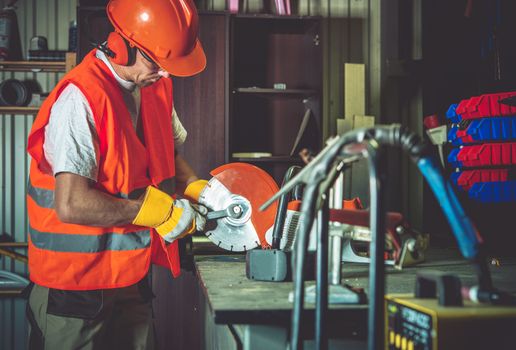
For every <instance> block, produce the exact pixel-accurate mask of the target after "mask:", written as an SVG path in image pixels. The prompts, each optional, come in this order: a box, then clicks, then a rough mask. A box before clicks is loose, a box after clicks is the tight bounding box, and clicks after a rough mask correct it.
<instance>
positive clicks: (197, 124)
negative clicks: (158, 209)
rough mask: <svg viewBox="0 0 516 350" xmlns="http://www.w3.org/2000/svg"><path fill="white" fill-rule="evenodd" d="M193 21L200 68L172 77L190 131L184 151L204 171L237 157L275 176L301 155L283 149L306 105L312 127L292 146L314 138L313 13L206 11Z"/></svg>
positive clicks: (317, 139)
mask: <svg viewBox="0 0 516 350" xmlns="http://www.w3.org/2000/svg"><path fill="white" fill-rule="evenodd" d="M200 25H201V28H200V40H201V42H202V44H203V47H204V50H205V52H206V56H207V61H208V63H207V67H206V70H205V71H204V72H202V73H201V74H199V75H198V76H195V77H191V78H183V79H178V78H174V83H175V84H174V87H175V91H176V92H175V103H176V106H177V108H178V111H181V115H182V116H183V123H184V124H185V126H186V128H187V130H188V132H189V138H190V139H189V141H188V143H187V145H185V150H184V155H185V157H186V158H187V159H189V160H193V162H192V164H193V165H194V167H195V169H197V170H198V171H199V174H200V175H201V176H203V177H207V176H209V175H208V172H209V170H211V169H213V168H215V167H216V166H218V165H221V164H224V163H228V162H239V161H241V162H249V163H252V164H255V165H256V166H259V167H261V168H263V169H264V170H266V171H267V172H269V173H270V174H271V175H272V176H273V177H274V178H275V179H276V181H277V182H278V183H279V182H281V179H282V177H283V174H284V172H285V171H286V169H287V168H288V167H289V166H290V165H293V164H300V163H301V161H300V159H299V157H298V155H297V152H295V154H294V155H293V156H291V155H290V153H291V150H292V147H293V145H294V141H295V139H296V136H297V133H298V130H299V127H300V125H301V122H302V119H303V117H304V116H305V114H306V108H308V107H310V109H311V116H310V119H311V120H312V122H311V123H309V124H308V125H309V128H310V129H311V130H307V132H306V133H305V134H306V135H305V136H307V137H303V139H302V142H301V143H300V145H299V146H300V147H302V146H309V147H311V148H316V149H317V148H319V147H320V144H321V131H320V130H321V115H322V114H321V107H320V106H321V90H322V48H321V38H320V29H321V20H320V18H316V17H285V16H281V17H278V16H270V15H230V14H227V13H214V12H206V13H200ZM277 84H280V85H277ZM246 153H247V154H249V153H261V154H262V155H263V154H266V155H269V154H270V156H265V157H260V158H255V157H246V156H245V155H246Z"/></svg>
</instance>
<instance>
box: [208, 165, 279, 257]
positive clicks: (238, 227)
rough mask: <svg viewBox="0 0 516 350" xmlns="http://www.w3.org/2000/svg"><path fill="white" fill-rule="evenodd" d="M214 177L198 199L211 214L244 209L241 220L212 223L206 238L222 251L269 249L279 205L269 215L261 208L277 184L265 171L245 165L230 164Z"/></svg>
mask: <svg viewBox="0 0 516 350" xmlns="http://www.w3.org/2000/svg"><path fill="white" fill-rule="evenodd" d="M211 174H212V175H213V176H214V177H213V178H212V179H211V180H210V181H209V182H208V186H206V187H205V188H204V190H203V191H202V192H201V194H200V197H199V203H200V204H202V205H204V206H206V207H207V208H208V209H209V210H213V211H218V210H224V209H226V208H227V207H228V206H230V205H232V204H237V205H239V206H240V208H242V215H240V216H239V217H238V218H231V217H224V218H219V219H217V220H215V221H214V222H211V221H210V222H209V223H208V225H207V231H206V232H205V234H206V236H208V238H209V239H210V240H211V241H212V242H213V243H214V244H216V245H218V246H219V247H221V248H223V249H226V250H230V251H237V252H240V251H246V250H250V249H253V248H256V247H259V246H261V245H264V244H265V245H267V243H266V241H265V232H266V231H267V229H268V228H270V227H271V226H272V225H273V224H274V217H275V214H276V207H277V204H276V203H275V204H274V205H272V206H271V207H269V208H268V209H267V210H266V211H264V212H260V211H258V208H259V206H260V205H261V204H262V203H264V202H265V200H267V199H268V198H270V197H271V196H272V195H273V194H274V193H276V192H277V191H278V186H277V185H276V183H275V182H274V180H273V179H272V178H271V177H270V176H269V175H268V174H267V173H265V172H264V171H263V170H262V169H260V168H257V167H255V166H253V165H250V164H245V163H230V164H226V165H223V166H221V167H219V168H217V169H214V170H213V171H212V172H211Z"/></svg>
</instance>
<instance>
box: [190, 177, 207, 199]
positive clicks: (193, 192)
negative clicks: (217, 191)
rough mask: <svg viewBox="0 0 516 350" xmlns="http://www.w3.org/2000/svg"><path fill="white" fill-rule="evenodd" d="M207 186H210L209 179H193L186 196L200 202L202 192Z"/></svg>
mask: <svg viewBox="0 0 516 350" xmlns="http://www.w3.org/2000/svg"><path fill="white" fill-rule="evenodd" d="M206 186H208V181H207V180H196V181H193V182H191V183H190V184H189V185H188V186H187V187H186V189H185V192H184V197H185V198H187V199H189V200H190V201H192V202H194V203H198V202H199V197H200V195H201V192H202V191H203V190H204V188H205V187H206Z"/></svg>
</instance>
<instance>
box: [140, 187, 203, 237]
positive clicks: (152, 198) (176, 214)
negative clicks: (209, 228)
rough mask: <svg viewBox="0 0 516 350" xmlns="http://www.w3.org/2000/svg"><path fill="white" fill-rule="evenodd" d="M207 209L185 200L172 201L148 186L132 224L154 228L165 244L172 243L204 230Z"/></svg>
mask: <svg viewBox="0 0 516 350" xmlns="http://www.w3.org/2000/svg"><path fill="white" fill-rule="evenodd" d="M207 213H208V209H207V208H206V207H203V206H201V205H197V204H191V203H190V202H189V201H188V200H187V199H175V200H174V199H173V198H172V197H171V196H169V195H168V194H166V193H165V192H163V191H160V190H158V189H157V188H155V187H152V186H149V187H147V190H146V192H145V197H144V198H143V203H142V206H141V207H140V210H139V212H138V214H137V215H136V217H135V218H134V220H133V224H135V225H139V226H147V227H154V228H155V229H156V232H158V234H159V235H160V236H161V237H163V239H164V240H166V241H167V242H173V241H174V240H176V239H178V238H182V237H184V236H186V235H188V234H190V233H193V232H195V231H202V230H204V226H205V225H206V217H205V216H206V214H207Z"/></svg>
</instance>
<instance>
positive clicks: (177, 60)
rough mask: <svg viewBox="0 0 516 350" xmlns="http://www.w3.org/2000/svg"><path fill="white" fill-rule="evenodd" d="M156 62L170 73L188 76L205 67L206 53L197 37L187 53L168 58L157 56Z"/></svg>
mask: <svg viewBox="0 0 516 350" xmlns="http://www.w3.org/2000/svg"><path fill="white" fill-rule="evenodd" d="M156 63H157V64H158V65H159V66H160V67H161V68H163V69H164V70H166V71H167V72H168V73H170V74H171V75H174V76H177V77H189V76H192V75H195V74H198V73H200V72H202V71H203V70H204V68H205V67H206V55H205V54H204V50H203V48H202V45H201V42H200V41H199V39H197V40H196V42H195V47H194V49H193V50H192V51H191V52H190V53H189V54H188V55H186V56H181V57H172V58H168V59H159V58H157V59H156Z"/></svg>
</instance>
